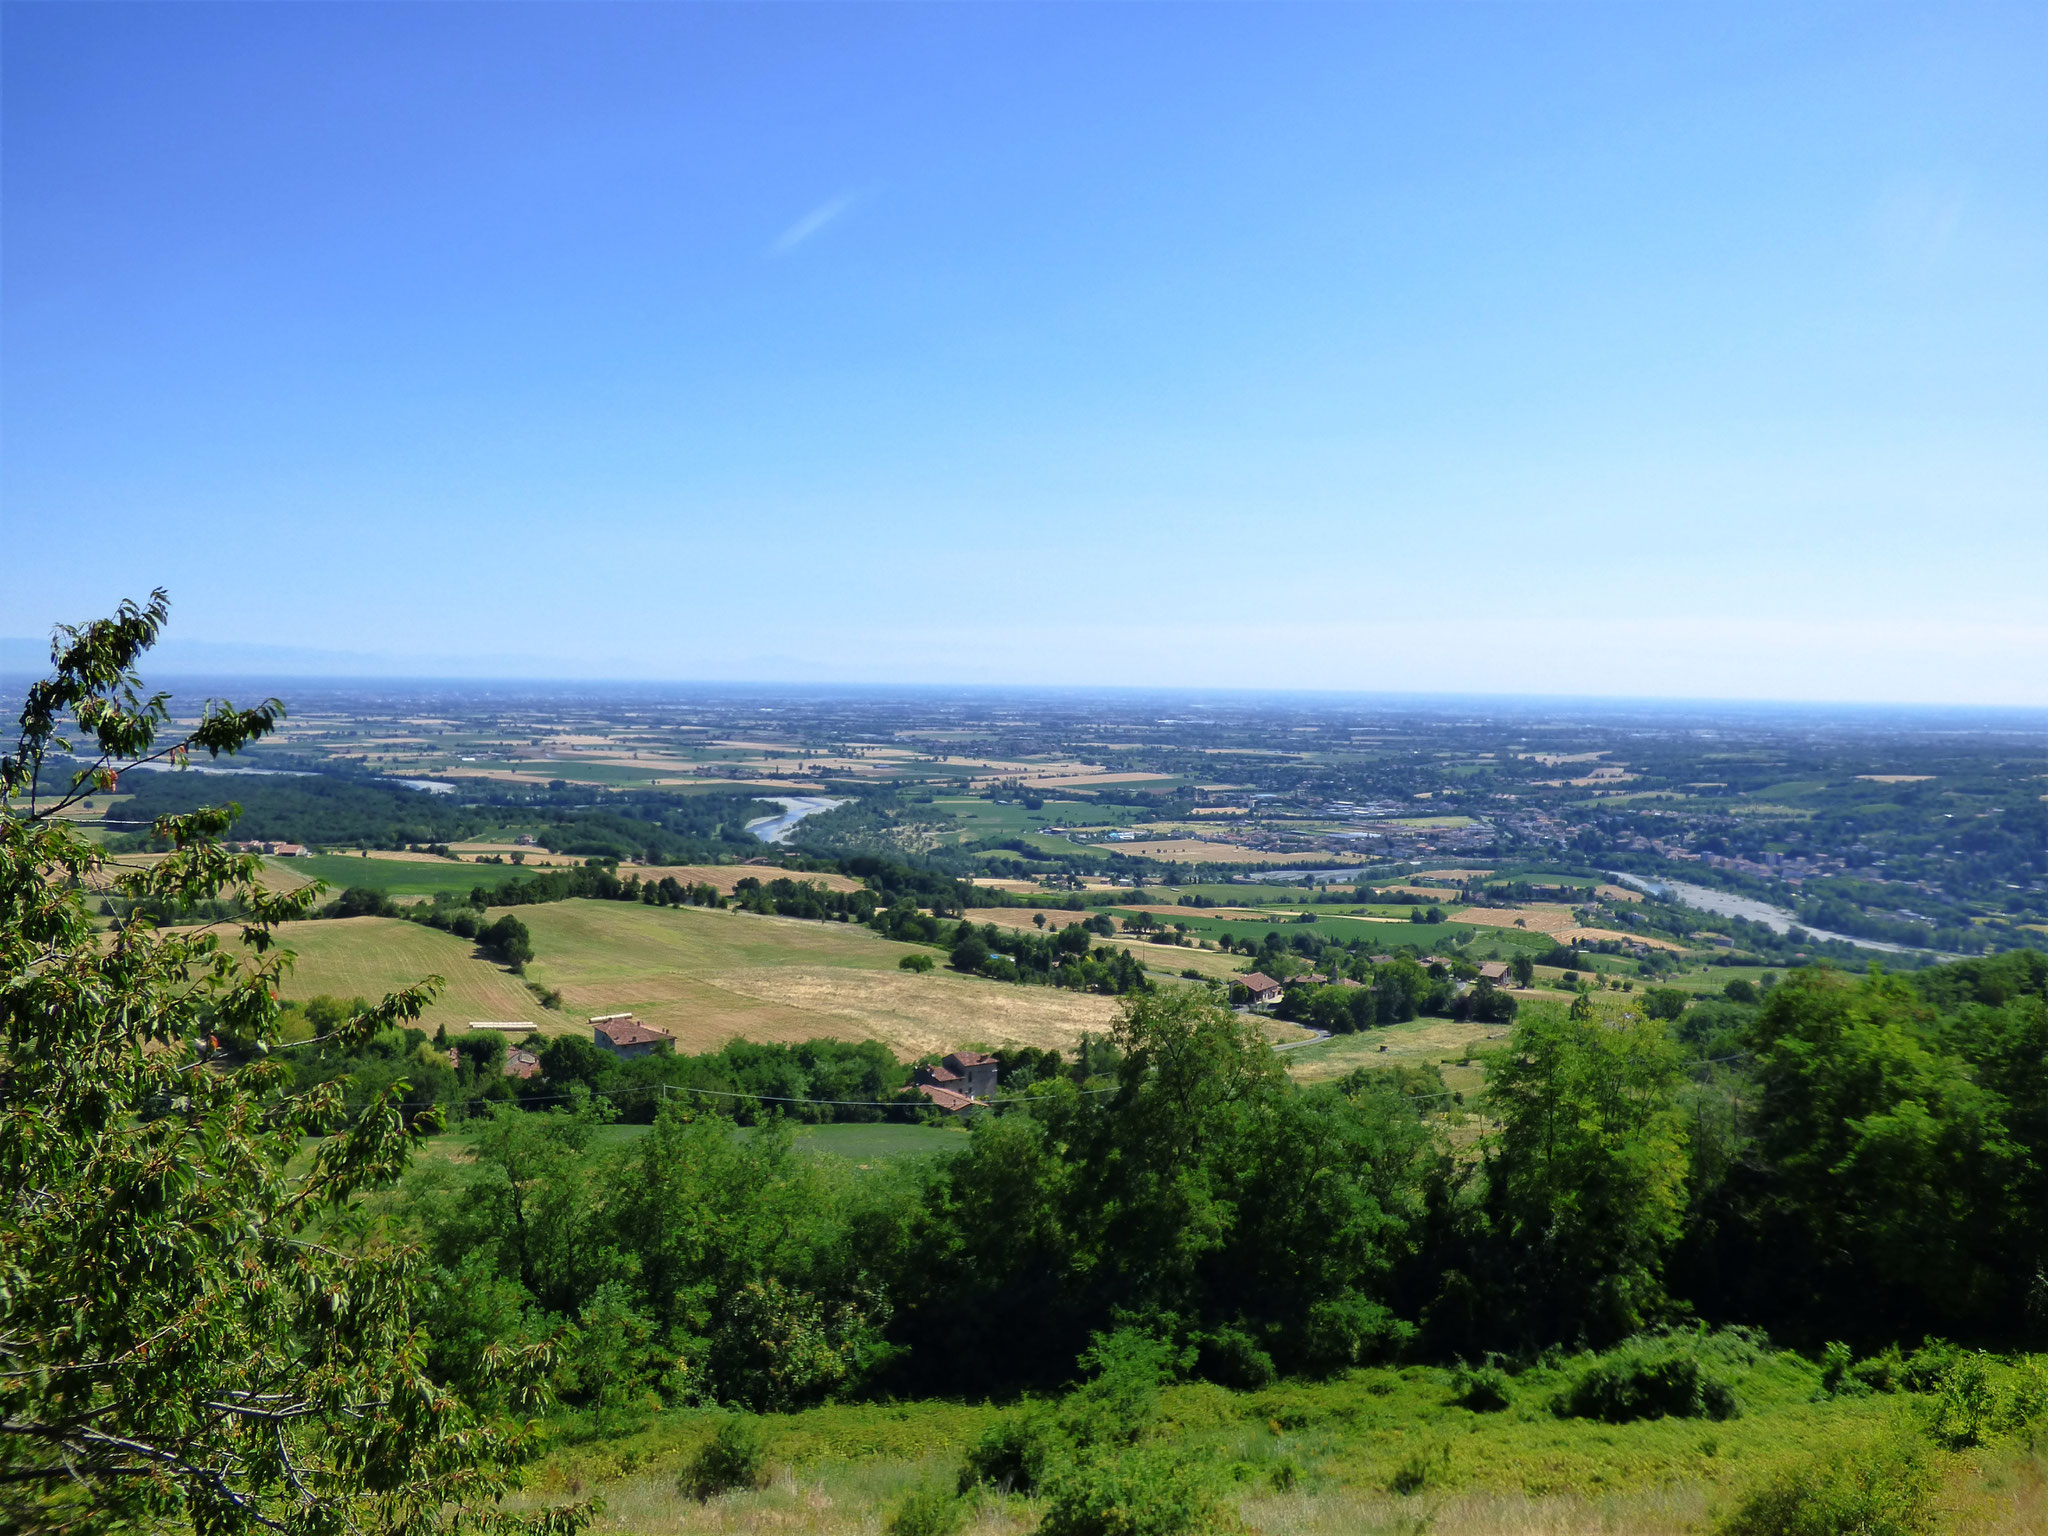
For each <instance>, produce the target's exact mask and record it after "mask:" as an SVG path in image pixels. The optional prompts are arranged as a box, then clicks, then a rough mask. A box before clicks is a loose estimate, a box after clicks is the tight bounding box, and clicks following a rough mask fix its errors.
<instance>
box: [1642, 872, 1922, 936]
mask: <svg viewBox="0 0 2048 1536" xmlns="http://www.w3.org/2000/svg"><path fill="white" fill-rule="evenodd" d="M1608 873H1609V874H1610V875H1612V876H1614V878H1615V879H1617V880H1619V881H1620V882H1621V883H1622V884H1623V885H1632V886H1634V887H1636V889H1637V890H1642V891H1648V892H1649V893H1650V894H1651V895H1652V896H1668V897H1669V898H1670V899H1671V900H1673V901H1676V902H1682V903H1684V904H1685V905H1686V906H1688V907H1697V908H1698V909H1699V910H1700V911H1702V912H1712V913H1713V914H1714V915H1715V916H1716V917H1741V918H1747V919H1748V920H1749V921H1750V922H1752V923H1762V924H1763V925H1764V926H1765V927H1766V928H1768V929H1770V930H1771V932H1773V933H1790V932H1791V931H1792V930H1793V929H1794V928H1798V929H1799V930H1801V931H1802V932H1804V933H1810V934H1812V935H1813V936H1814V937H1815V938H1816V939H1820V940H1823V941H1826V940H1829V939H1833V940H1835V941H1836V942H1838V943H1842V944H1855V945H1858V946H1860V947H1861V948H1863V949H1881V950H1883V951H1884V952H1885V953H1886V954H1888V955H1917V954H1921V953H1923V951H1921V950H1917V949H1911V948H1909V947H1907V946H1906V945H1904V944H1887V943H1885V942H1883V941H1882V940H1880V939H1859V938H1857V937H1856V936H1855V935H1854V934H1850V933H1831V932H1829V931H1828V930H1827V929H1825V928H1816V927H1814V926H1813V925H1812V924H1811V923H1802V922H1800V921H1799V918H1798V916H1797V914H1795V913H1792V912H1788V911H1786V910H1785V909H1784V908H1783V907H1774V906H1772V905H1771V904H1770V903H1769V902H1767V901H1758V900H1757V899H1756V898H1755V897H1754V896H1738V895H1736V894H1735V892H1733V891H1717V890H1714V889H1713V888H1712V887H1711V886H1705V885H1693V884H1691V883H1690V882H1688V881H1685V880H1652V879H1650V878H1649V877H1648V876H1646V875H1625V874H1623V873H1622V872H1621V871H1620V870H1618V869H1610V870H1609V871H1608Z"/></svg>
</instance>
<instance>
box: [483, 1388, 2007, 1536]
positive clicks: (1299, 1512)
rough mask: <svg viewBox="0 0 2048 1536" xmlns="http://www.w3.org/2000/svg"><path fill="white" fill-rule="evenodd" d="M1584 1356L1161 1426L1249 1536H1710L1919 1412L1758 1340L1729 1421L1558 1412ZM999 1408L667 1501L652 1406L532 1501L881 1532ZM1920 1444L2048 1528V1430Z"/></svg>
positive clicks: (674, 1435)
mask: <svg viewBox="0 0 2048 1536" xmlns="http://www.w3.org/2000/svg"><path fill="white" fill-rule="evenodd" d="M1578 1366H1579V1362H1578V1360H1576V1359H1566V1360H1560V1361H1558V1362H1556V1363H1555V1364H1550V1365H1546V1366H1539V1367H1535V1368H1530V1369H1526V1370H1523V1371H1520V1372H1519V1373H1517V1374H1515V1375H1514V1376H1513V1377H1512V1378H1511V1379H1510V1381H1509V1384H1508V1385H1509V1403H1508V1406H1507V1408H1506V1409H1505V1410H1503V1411H1500V1412H1494V1413H1479V1412H1474V1411H1472V1410H1470V1409H1467V1408H1464V1407H1461V1406H1458V1405H1457V1403H1456V1402H1455V1401H1454V1397H1455V1387H1454V1383H1453V1379H1452V1373H1451V1372H1450V1371H1448V1370H1444V1369H1440V1368H1437V1367H1428V1366H1409V1367H1405V1368H1393V1367H1378V1368H1371V1369H1363V1370H1355V1371H1350V1372H1347V1373H1346V1374H1344V1375H1342V1376H1340V1377H1337V1378H1335V1379H1333V1380H1329V1381H1322V1382H1307V1381H1290V1382H1282V1383H1279V1384H1277V1385H1274V1386H1271V1387H1268V1388H1265V1389H1263V1390H1260V1391H1251V1392H1233V1391H1229V1390H1226V1389H1224V1388H1222V1387H1217V1386H1212V1385H1208V1384H1204V1383H1190V1384H1185V1385H1181V1386H1175V1387H1170V1388H1168V1389H1167V1390H1166V1391H1165V1392H1164V1393H1163V1394H1162V1397H1161V1401H1160V1413H1159V1418H1158V1420H1157V1422H1156V1424H1155V1426H1154V1428H1153V1430H1152V1434H1153V1435H1154V1436H1156V1437H1157V1438H1158V1439H1161V1440H1164V1441H1167V1442H1170V1443H1171V1444H1173V1445H1174V1446H1176V1447H1177V1448H1178V1449H1180V1450H1181V1451H1183V1452H1184V1453H1186V1454H1187V1455H1189V1456H1191V1457H1192V1458H1193V1460H1194V1461H1195V1463H1196V1464H1197V1465H1199V1466H1201V1467H1203V1468H1204V1469H1205V1471H1206V1473H1207V1475H1208V1476H1209V1477H1211V1478H1212V1479H1214V1486H1216V1487H1217V1488H1218V1489H1219V1490H1220V1491H1221V1493H1222V1499H1223V1505H1224V1509H1225V1510H1226V1512H1227V1516H1226V1518H1227V1521H1228V1522H1229V1524H1228V1528H1230V1529H1235V1530H1238V1531H1241V1532H1256V1533H1262V1536H1394V1533H1397V1532H1398V1533H1404V1536H1410V1533H1416V1532H1431V1533H1433V1536H1596V1533H1600V1536H1610V1533H1612V1536H1681V1533H1702V1532H1705V1531H1708V1530H1711V1529H1712V1528H1713V1527H1714V1525H1715V1524H1716V1523H1717V1522H1718V1520H1719V1519H1720V1518H1721V1517H1722V1516H1724V1515H1725V1514H1726V1513H1727V1512H1728V1511H1729V1510H1730V1509H1731V1508H1732V1507H1733V1506H1734V1505H1735V1504H1736V1503H1737V1501H1738V1500H1739V1499H1740V1498H1741V1497H1742V1496H1743V1495H1744V1494H1745V1493H1747V1492H1748V1491H1749V1490H1751V1489H1753V1488H1755V1487H1757V1486H1758V1485H1760V1484H1761V1483H1763V1482H1764V1481H1766V1480H1767V1479H1769V1478H1771V1477H1773V1476H1774V1475H1777V1474H1780V1473H1783V1472H1787V1471H1793V1472H1796V1471H1797V1469H1801V1468H1803V1467H1805V1466H1806V1465H1808V1464H1810V1463H1812V1462H1813V1461H1814V1460H1815V1459H1816V1458H1821V1459H1825V1458H1827V1457H1829V1456H1831V1455H1835V1454H1839V1453H1840V1452H1841V1451H1843V1450H1844V1449H1851V1448H1858V1447H1863V1446H1870V1445H1875V1444H1879V1443H1882V1442H1884V1441H1885V1440H1887V1439H1888V1438H1890V1437H1892V1436H1894V1435H1896V1434H1897V1433H1898V1432H1899V1428H1900V1426H1901V1425H1906V1426H1910V1425H1911V1423H1912V1422H1913V1415H1914V1413H1915V1412H1916V1411H1917V1405H1916V1404H1914V1403H1912V1402H1909V1401H1904V1400H1901V1399H1899V1398H1896V1397H1889V1396H1866V1397H1842V1398H1822V1397H1818V1395H1817V1389H1818V1386H1819V1380H1820V1373H1819V1370H1818V1369H1817V1368H1816V1367H1815V1366H1814V1365H1813V1364H1811V1363H1810V1362H1808V1361H1806V1360H1803V1359H1801V1358H1799V1357H1798V1356H1795V1355H1791V1354H1781V1353H1776V1352H1769V1351H1767V1352H1765V1353H1764V1354H1763V1355H1762V1356H1761V1357H1760V1358H1759V1359H1757V1360H1756V1361H1755V1362H1754V1363H1753V1364H1750V1365H1748V1366H1746V1367H1738V1368H1736V1369H1735V1370H1734V1371H1733V1372H1732V1376H1731V1380H1732V1385H1733V1386H1734V1389H1735V1392H1736V1396H1737V1399H1738V1401H1739V1403H1740V1405H1741V1412H1740V1414H1739V1416H1737V1417H1735V1418H1732V1419H1729V1420H1726V1421H1723V1422H1713V1421H1709V1420H1702V1419H1687V1418H1662V1419H1651V1420H1642V1421H1638V1422H1635V1423H1627V1424H1606V1423H1601V1422H1598V1421H1594V1420H1588V1419H1576V1418H1559V1417H1557V1416H1556V1415H1555V1414H1553V1413H1552V1412H1551V1410H1550V1403H1551V1401H1552V1399H1553V1398H1554V1397H1555V1396H1556V1395H1557V1394H1558V1393H1559V1392H1560V1391H1561V1390H1562V1389H1563V1388H1564V1387H1565V1386H1566V1384H1567V1383H1568V1382H1569V1381H1570V1380H1571V1378H1572V1376H1573V1374H1574V1372H1575V1371H1576V1369H1578ZM1003 1411H1004V1410H1003V1408H1002V1407H1001V1406H1000V1405H995V1404H986V1403H976V1402H951V1401H940V1400H930V1399H927V1400H913V1401H890V1402H879V1403H846V1404H838V1405H831V1406H826V1407H821V1408H813V1409H809V1410H807V1411H804V1412H799V1413H788V1414H767V1415H763V1416H761V1418H760V1421H759V1422H760V1425H761V1427H762V1429H763V1430H764V1431H765V1435H766V1450H767V1460H768V1463H769V1465H770V1468H771V1475H770V1477H769V1479H768V1485H767V1487H765V1488H763V1489H761V1490H760V1491H758V1492H748V1493H738V1494H728V1495H724V1496H721V1497H719V1498H717V1499H714V1500H712V1501H710V1502H708V1503H700V1502H698V1501H697V1500H695V1499H691V1498H688V1497H686V1496H683V1495H680V1494H678V1493H677V1491H676V1475H677V1472H678V1471H679V1470H680V1469H681V1467H682V1466H683V1464H684V1463H685V1462H686V1460H687V1459H688V1458H689V1457H690V1456H691V1455H692V1454H693V1453H694V1452H695V1450H696V1448H697V1447H698V1446H700V1445H702V1444H703V1443H704V1441H705V1440H706V1439H707V1438H708V1437H709V1435H710V1433H711V1430H712V1427H713V1425H714V1424H715V1422H716V1419H715V1416H714V1415H713V1414H711V1413H708V1412H705V1411H703V1410H686V1409H677V1410H670V1411H667V1412H662V1413H649V1414H647V1415H645V1416H644V1417H643V1418H642V1419H641V1420H640V1421H639V1422H638V1423H637V1424H635V1425H628V1426H624V1427H622V1429H621V1431H620V1432H617V1433H613V1434H609V1435H606V1436H603V1437H597V1436H592V1435H590V1434H588V1432H587V1431H585V1432H583V1433H581V1434H579V1433H578V1432H577V1431H578V1426H577V1425H576V1424H575V1423H574V1422H571V1421H570V1419H569V1417H568V1416H563V1421H562V1423H561V1426H560V1427H561V1433H560V1434H559V1435H558V1436H557V1439H556V1449H555V1450H554V1451H553V1453H552V1454H551V1455H550V1456H549V1457H548V1458H547V1459H546V1460H545V1461H544V1462H543V1463H542V1464H541V1465H540V1466H539V1467H538V1468H537V1469H536V1473H535V1476H534V1477H533V1479H532V1481H531V1483H530V1485H529V1491H528V1492H527V1494H526V1495H525V1496H524V1500H523V1502H524V1503H525V1504H526V1505H527V1506H528V1507H537V1506H544V1505H548V1504H554V1503H560V1502H566V1501H568V1500H569V1499H571V1498H575V1497H582V1496H587V1495H589V1494H591V1493H596V1494H599V1495H601V1496H602V1497H603V1498H604V1500H605V1503H606V1506H607V1508H606V1514H605V1526H604V1528H605V1529H608V1530H617V1531H625V1532H633V1533H638V1536H683V1533H698V1532H704V1533H709V1532H720V1533H724V1532H765V1531H770V1530H772V1531H777V1532H790V1533H797V1536H853V1533H856V1532H860V1533H869V1532H875V1531H877V1530H879V1529H881V1528H882V1527H883V1523H884V1522H885V1521H886V1520H887V1519H888V1518H889V1517H890V1515H891V1513H892V1511H893V1510H894V1509H895V1508H897V1507H898V1506H899V1505H900V1504H901V1502H902V1500H903V1499H904V1497H905V1496H906V1495H907V1494H909V1493H910V1492H911V1490H913V1489H915V1488H918V1487H920V1486H923V1487H934V1486H936V1487H941V1488H945V1489H951V1488H952V1486H953V1484H954V1478H955V1475H956V1473H957V1470H958V1468H959V1466H960V1464H961V1461H962V1459H963V1457H964V1454H965V1452H966V1450H967V1448H968V1446H970V1445H971V1444H973V1443H974V1441H975V1440H977V1439H978V1438H979V1437H980V1436H981V1435H982V1434H983V1433H984V1432H985V1431H986V1430H987V1429H988V1427H989V1426H990V1424H991V1423H992V1422H994V1421H995V1419H996V1418H997V1417H998V1416H999V1415H1000V1414H1001V1413H1002V1412H1003ZM1909 1432H1910V1431H1909ZM1926 1454H1928V1455H1929V1456H1930V1457H1931V1458H1932V1460H1933V1464H1934V1467H1935V1470H1936V1474H1937V1477H1938V1478H1939V1481H1940V1484H1941V1492H1940V1495H1939V1498H1938V1501H1937V1504H1938V1507H1939V1509H1940V1511H1941V1513H1942V1516H1943V1517H1944V1518H1942V1519H1941V1521H1940V1522H1939V1525H1938V1526H1937V1527H1936V1528H1937V1529H1942V1530H1947V1531H1955V1532H1959V1533H1960V1532H1964V1531H1967V1532H1969V1533H1971V1536H2036V1533H2038V1532H2040V1531H2041V1530H2042V1529H2044V1528H2048V1437H2044V1436H2042V1434H2041V1433H2040V1431H2039V1430H2038V1428H2037V1429H2036V1430H2035V1431H2034V1433H2033V1437H2032V1438H2031V1439H2029V1438H2028V1436H2027V1435H2025V1434H2020V1435H2015V1436H2008V1437H2005V1438H2002V1439H2000V1440H1998V1441H1996V1442H1994V1443H1993V1444H1991V1445H1989V1446H1987V1447H1985V1448H1983V1449H1981V1450H1978V1451H1974V1452H1970V1453H1966V1454H1961V1455H1949V1454H1944V1453H1941V1452H1938V1451H1933V1450H1932V1449H1931V1448H1930V1449H1929V1450H1928V1451H1927V1452H1926ZM1041 1509H1042V1506H1040V1505H1039V1504H1038V1503H1037V1502H1036V1501H1034V1500H1030V1499H1024V1498H1019V1497H1015V1496H1007V1497H1006V1496H1003V1495H1000V1494H993V1493H991V1494H985V1495H983V1496H981V1498H980V1499H979V1500H978V1501H976V1502H970V1505H969V1507H968V1508H965V1509H963V1510H962V1511H961V1512H960V1513H961V1517H962V1522H963V1523H962V1526H961V1529H963V1530H967V1531H972V1532H974V1533H976V1536H997V1533H1000V1536H1023V1533H1025V1532H1029V1531H1031V1530H1033V1529H1035V1528H1036V1526H1037V1524H1038V1520H1039V1517H1040V1514H1041ZM1914 1528H1915V1529H1919V1527H1914ZM1114 1529H1126V1527H1121V1526H1119V1527H1114ZM1128 1529H1132V1530H1139V1529H1145V1527H1139V1526H1131V1527H1128ZM1802 1529H1804V1528H1802ZM1815 1529H1816V1530H1817V1529H1818V1528H1815ZM1858 1529H1874V1528H1865V1527H1858ZM1885 1529H1887V1530H1893V1529H1896V1530H1900V1531H1903V1530H1905V1529H1907V1527H1904V1526H1900V1527H1886V1528H1885ZM1841 1530H1842V1531H1843V1532H1844V1533H1845V1536H1846V1532H1847V1531H1848V1528H1847V1527H1842V1528H1841Z"/></svg>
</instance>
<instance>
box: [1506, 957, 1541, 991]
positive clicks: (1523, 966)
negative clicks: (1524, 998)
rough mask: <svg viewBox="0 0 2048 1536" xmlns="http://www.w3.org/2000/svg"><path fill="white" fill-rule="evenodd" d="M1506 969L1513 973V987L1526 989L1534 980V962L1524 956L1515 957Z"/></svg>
mask: <svg viewBox="0 0 2048 1536" xmlns="http://www.w3.org/2000/svg"><path fill="white" fill-rule="evenodd" d="M1508 969H1509V970H1511V971H1513V972H1514V973H1515V985H1516V986H1518V987H1526V986H1528V985H1529V984H1530V983H1531V982H1533V981H1535V979H1536V962H1535V961H1534V960H1531V959H1530V958H1529V956H1528V955H1527V954H1526V953H1524V954H1519V955H1516V956H1515V958H1514V959H1512V960H1510V961H1509V962H1508Z"/></svg>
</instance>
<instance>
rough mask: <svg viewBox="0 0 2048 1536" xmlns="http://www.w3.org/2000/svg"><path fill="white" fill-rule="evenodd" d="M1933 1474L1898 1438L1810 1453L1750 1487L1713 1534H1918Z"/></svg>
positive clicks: (1931, 1513)
mask: <svg viewBox="0 0 2048 1536" xmlns="http://www.w3.org/2000/svg"><path fill="white" fill-rule="evenodd" d="M1937 1481H1938V1479H1937V1477H1936V1474H1935V1471H1934V1469H1933V1468H1932V1467H1931V1466H1929V1465H1928V1463H1927V1460H1926V1458H1925V1457H1924V1456H1923V1455H1922V1454H1921V1452H1920V1451H1919V1450H1918V1448H1916V1447H1915V1446H1913V1445H1911V1444H1909V1443H1907V1442H1904V1441H1893V1442H1888V1443H1886V1444H1884V1445H1881V1446H1877V1447H1874V1448H1872V1449H1869V1450H1864V1451H1856V1452H1851V1453H1849V1454H1847V1455H1844V1454H1841V1453H1839V1452H1837V1453H1835V1454H1833V1455H1829V1456H1820V1457H1816V1458H1814V1459H1813V1460H1812V1461H1810V1462H1808V1463H1806V1464H1805V1465H1803V1466H1799V1467H1793V1468H1790V1469H1788V1470H1786V1471H1784V1472H1781V1473H1779V1474H1778V1475H1777V1476H1776V1477H1774V1478H1772V1479H1771V1480H1770V1481H1769V1482H1768V1483H1765V1484H1764V1485H1763V1486H1762V1487H1761V1488H1758V1489H1757V1490H1756V1491H1754V1492H1753V1493H1751V1494H1750V1495H1749V1496H1748V1497H1747V1498H1745V1499H1744V1500H1743V1501H1742V1503H1741V1504H1740V1505H1738V1506H1737V1507H1736V1509H1735V1511H1734V1513H1733V1514H1731V1515H1730V1516H1729V1517H1728V1518H1727V1519H1726V1520H1724V1521H1722V1522H1721V1526H1720V1536H1925V1533H1926V1532H1929V1531H1931V1530H1933V1529H1934V1525H1935V1509H1934V1493H1935V1488H1936V1485H1937Z"/></svg>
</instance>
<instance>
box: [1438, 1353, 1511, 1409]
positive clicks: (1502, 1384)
mask: <svg viewBox="0 0 2048 1536" xmlns="http://www.w3.org/2000/svg"><path fill="white" fill-rule="evenodd" d="M1451 1401H1452V1402H1454V1403H1456V1404H1457V1405H1458V1406H1459V1407H1460V1408H1469V1409H1471V1410H1472V1411H1473V1412H1474V1413H1499V1412H1500V1411H1501V1410H1502V1409H1503V1408H1506V1407H1507V1406H1508V1405H1509V1404H1510V1403H1511V1402H1513V1401H1514V1398H1513V1396H1512V1394H1511V1393H1510V1392H1509V1390H1508V1373H1507V1372H1506V1371H1504V1370H1502V1369H1501V1368H1500V1367H1499V1366H1497V1365H1478V1366H1463V1365H1461V1366H1459V1367H1458V1369H1457V1371H1456V1373H1455V1374H1454V1375H1453V1376H1452V1377H1451Z"/></svg>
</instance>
